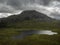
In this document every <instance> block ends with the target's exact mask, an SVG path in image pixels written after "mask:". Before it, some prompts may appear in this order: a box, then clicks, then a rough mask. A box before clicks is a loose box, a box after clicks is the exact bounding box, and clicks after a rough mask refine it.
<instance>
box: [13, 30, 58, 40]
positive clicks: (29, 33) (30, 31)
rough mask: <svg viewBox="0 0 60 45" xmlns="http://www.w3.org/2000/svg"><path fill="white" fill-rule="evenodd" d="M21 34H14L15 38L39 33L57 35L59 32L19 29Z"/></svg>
mask: <svg viewBox="0 0 60 45" xmlns="http://www.w3.org/2000/svg"><path fill="white" fill-rule="evenodd" d="M19 32H20V34H18V35H15V36H13V38H16V39H19V38H24V37H26V36H30V35H33V34H39V35H42V34H44V35H56V34H58V33H57V32H52V31H51V30H25V31H19Z"/></svg>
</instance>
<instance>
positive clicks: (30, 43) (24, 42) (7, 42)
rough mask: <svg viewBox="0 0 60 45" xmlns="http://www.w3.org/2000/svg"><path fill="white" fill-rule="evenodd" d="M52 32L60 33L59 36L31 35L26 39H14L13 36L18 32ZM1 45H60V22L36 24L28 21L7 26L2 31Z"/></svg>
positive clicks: (0, 32) (0, 35) (0, 34)
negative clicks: (30, 30) (33, 30)
mask: <svg viewBox="0 0 60 45" xmlns="http://www.w3.org/2000/svg"><path fill="white" fill-rule="evenodd" d="M25 29H27V30H28V29H35V30H41V29H42V30H46V29H47V30H52V31H55V32H58V34H57V35H51V36H49V35H31V36H27V37H25V38H24V39H12V38H11V37H12V36H13V35H18V34H19V32H18V30H25ZM0 45H60V27H59V23H58V22H39V21H38V22H36V21H33V20H30V21H29V20H26V21H23V22H19V23H15V24H12V25H7V27H5V28H4V27H3V28H1V29H0Z"/></svg>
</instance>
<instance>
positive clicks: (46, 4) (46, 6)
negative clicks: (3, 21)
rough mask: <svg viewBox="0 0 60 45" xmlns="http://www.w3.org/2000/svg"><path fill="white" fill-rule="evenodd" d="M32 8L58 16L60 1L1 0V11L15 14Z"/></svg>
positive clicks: (51, 15)
mask: <svg viewBox="0 0 60 45" xmlns="http://www.w3.org/2000/svg"><path fill="white" fill-rule="evenodd" d="M32 9H33V10H37V11H39V12H42V13H45V14H47V13H48V14H47V15H48V16H50V17H55V18H56V17H58V15H59V14H60V2H59V0H0V13H12V14H13V13H15V12H18V11H21V10H32ZM55 13H57V14H55ZM16 14H17V13H16ZM1 15H3V14H1ZM1 15H0V16H1ZM5 15H7V14H5ZM5 15H4V16H5ZM54 15H56V16H54ZM1 17H2V16H1ZM59 17H60V16H59Z"/></svg>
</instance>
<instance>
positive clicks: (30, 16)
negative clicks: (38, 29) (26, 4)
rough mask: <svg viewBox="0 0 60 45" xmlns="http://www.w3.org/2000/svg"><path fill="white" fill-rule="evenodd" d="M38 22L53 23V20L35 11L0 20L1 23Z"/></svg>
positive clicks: (27, 11)
mask: <svg viewBox="0 0 60 45" xmlns="http://www.w3.org/2000/svg"><path fill="white" fill-rule="evenodd" d="M33 19H34V20H37V21H52V20H53V19H52V18H50V17H48V16H47V15H45V14H42V13H40V12H37V11H35V10H26V11H23V12H22V13H21V14H18V15H12V16H9V17H7V18H2V19H0V20H1V21H2V20H3V21H4V20H5V21H9V22H16V21H17V22H19V21H23V20H33Z"/></svg>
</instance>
